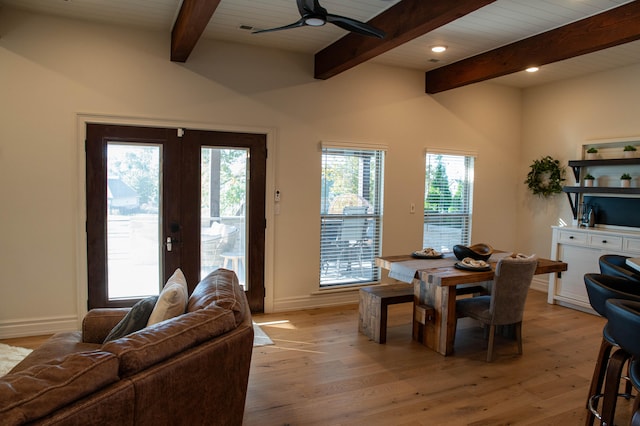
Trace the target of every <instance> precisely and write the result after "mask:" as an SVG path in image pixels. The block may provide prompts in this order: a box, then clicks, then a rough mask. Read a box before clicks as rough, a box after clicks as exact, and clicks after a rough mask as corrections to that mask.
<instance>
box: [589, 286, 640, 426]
mask: <svg viewBox="0 0 640 426" xmlns="http://www.w3.org/2000/svg"><path fill="white" fill-rule="evenodd" d="M584 284H585V286H586V288H587V295H588V296H589V303H590V304H591V307H593V309H594V310H595V311H596V312H597V313H598V314H600V315H602V316H603V317H605V318H607V312H606V301H607V300H608V299H626V300H633V301H637V302H640V284H639V283H637V282H635V281H631V280H627V279H625V278H620V277H614V276H611V275H603V274H585V276H584ZM616 346H617V344H616V341H615V340H614V339H613V338H612V337H611V335H610V334H609V330H608V324H607V325H605V326H604V329H603V330H602V342H601V343H600V351H599V352H598V358H597V359H596V365H595V368H594V370H593V376H592V378H591V385H590V386H589V395H588V397H587V404H586V405H587V410H588V413H587V419H586V422H585V424H586V425H588V426H590V425H593V422H594V420H595V418H596V417H597V418H598V419H601V414H599V413H598V400H599V399H600V398H601V397H602V388H603V383H604V379H605V374H606V371H607V364H608V362H609V357H610V355H611V351H612V349H613V348H614V347H616Z"/></svg>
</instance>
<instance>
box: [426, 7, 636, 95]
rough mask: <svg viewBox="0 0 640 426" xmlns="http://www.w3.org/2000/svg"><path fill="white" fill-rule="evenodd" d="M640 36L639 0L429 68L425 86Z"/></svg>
mask: <svg viewBox="0 0 640 426" xmlns="http://www.w3.org/2000/svg"><path fill="white" fill-rule="evenodd" d="M638 39H640V1H633V2H630V3H627V4H625V5H622V6H619V7H617V8H614V9H611V10H608V11H606V12H603V13H600V14H598V15H594V16H591V17H589V18H586V19H582V20H580V21H576V22H573V23H571V24H568V25H565V26H563V27H559V28H556V29H554V30H551V31H547V32H545V33H542V34H538V35H536V36H533V37H530V38H527V39H524V40H520V41H518V42H515V43H512V44H509V45H507V46H503V47H500V48H497V49H494V50H491V51H489V52H485V53H481V54H479V55H476V56H473V57H471V58H467V59H463V60H461V61H458V62H455V63H453V64H450V65H446V66H443V67H440V68H436V69H434V70H432V71H427V72H426V74H425V87H426V88H425V90H426V92H427V93H429V94H434V93H439V92H443V91H445V90H450V89H454V88H456V87H461V86H465V85H467V84H472V83H477V82H480V81H485V80H490V79H492V78H496V77H501V76H503V75H508V74H512V73H514V72H518V71H523V70H525V69H526V68H528V67H530V66H542V65H546V64H550V63H553V62H557V61H562V60H565V59H569V58H573V57H576V56H580V55H585V54H587V53H592V52H596V51H598V50H602V49H607V48H609V47H613V46H617V45H620V44H624V43H630V42H632V41H635V40H638Z"/></svg>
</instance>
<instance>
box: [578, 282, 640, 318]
mask: <svg viewBox="0 0 640 426" xmlns="http://www.w3.org/2000/svg"><path fill="white" fill-rule="evenodd" d="M584 285H585V287H586V288H587V295H588V296H589V303H590V304H591V307H592V308H593V309H594V310H595V311H596V312H597V313H599V314H600V315H602V316H603V317H605V318H606V317H607V311H606V302H607V300H608V299H626V300H634V301H638V302H640V283H637V282H635V281H632V280H628V279H626V278H620V277H616V276H613V275H604V274H585V275H584Z"/></svg>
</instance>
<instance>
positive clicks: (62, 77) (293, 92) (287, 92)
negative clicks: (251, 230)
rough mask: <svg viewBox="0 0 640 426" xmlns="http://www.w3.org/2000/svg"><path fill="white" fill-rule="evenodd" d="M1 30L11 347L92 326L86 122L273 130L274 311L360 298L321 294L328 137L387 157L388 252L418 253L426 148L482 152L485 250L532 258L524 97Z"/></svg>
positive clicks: (479, 175) (262, 54) (104, 38)
mask: <svg viewBox="0 0 640 426" xmlns="http://www.w3.org/2000/svg"><path fill="white" fill-rule="evenodd" d="M0 29H1V30H0V31H1V33H0V64H1V65H0V93H1V94H2V102H1V103H0V200H2V201H1V202H2V208H0V220H1V222H0V223H2V224H3V227H2V237H1V242H2V244H0V267H1V268H2V271H3V279H2V281H1V284H0V338H1V337H10V336H13V335H18V334H22V335H26V334H38V333H45V332H52V331H57V330H63V329H71V328H75V327H76V326H77V324H78V319H79V317H80V316H81V315H82V313H83V312H82V311H83V308H82V306H81V303H79V302H78V300H79V299H82V295H83V293H84V292H85V289H84V285H85V282H84V280H85V279H86V278H85V271H84V270H83V260H82V259H83V254H84V247H83V246H82V241H83V239H82V229H83V225H82V216H83V213H82V210H81V208H80V205H81V202H82V198H83V195H82V188H83V186H82V181H83V179H84V175H83V167H82V159H81V158H80V157H81V155H80V154H79V153H80V149H79V141H78V136H79V135H78V132H77V131H76V125H77V119H78V115H79V114H103V115H110V116H119V117H124V118H126V119H127V120H128V122H135V121H136V120H139V121H141V122H142V121H144V120H147V119H157V120H160V121H162V120H166V121H171V122H185V123H187V122H191V123H205V124H206V125H207V126H209V127H214V128H215V127H216V126H220V128H228V127H237V128H249V129H252V128H265V129H271V130H272V134H273V135H274V139H275V144H276V146H277V150H276V152H275V155H276V157H275V159H274V160H273V161H274V163H275V167H273V168H272V170H270V171H269V172H270V173H272V174H273V178H274V183H275V185H276V186H277V187H278V188H279V189H280V191H281V193H282V201H281V213H280V214H279V215H278V216H275V217H273V218H271V219H272V220H270V222H269V223H272V224H273V226H274V228H273V229H272V230H273V236H274V238H273V241H270V243H271V244H272V246H273V252H272V253H270V259H273V262H272V263H271V264H270V265H269V266H268V267H269V268H271V271H272V279H270V282H267V283H266V284H267V296H268V306H267V308H270V309H276V310H286V309H294V308H304V307H315V306H323V305H328V304H336V303H345V302H348V301H355V300H356V293H355V292H353V291H351V292H349V293H338V294H336V293H332V294H329V295H327V294H324V295H318V294H316V293H318V253H319V226H318V225H317V224H318V222H319V211H320V206H319V203H320V196H319V195H320V194H319V190H320V152H319V150H318V142H319V141H321V140H345V141H361V142H375V143H382V144H386V145H388V147H389V150H388V155H387V160H386V181H385V205H384V235H383V241H384V245H383V254H387V255H389V254H397V253H407V252H410V251H412V250H415V249H417V248H420V246H421V241H422V236H421V232H422V219H421V215H420V214H413V215H411V214H409V205H410V203H415V204H416V205H421V203H422V198H423V190H424V189H423V180H424V178H423V174H424V170H423V169H424V164H423V153H424V149H425V147H427V146H436V147H448V148H453V149H460V150H475V151H477V152H478V153H479V158H478V161H477V165H476V174H475V178H476V183H475V189H476V191H475V203H474V224H473V225H474V228H473V238H472V239H473V241H474V242H487V243H490V244H492V245H494V246H495V247H498V248H503V249H507V250H520V251H523V250H526V248H527V246H524V245H523V247H518V246H517V244H516V238H517V232H518V229H519V228H518V227H517V223H518V222H517V220H518V216H517V214H516V213H517V211H518V208H519V207H520V206H519V205H518V201H519V200H521V199H522V195H521V194H522V191H523V185H522V181H523V180H524V176H523V167H522V164H520V162H519V159H520V158H522V157H523V156H522V154H521V152H520V136H521V129H522V126H521V110H520V108H521V92H520V91H519V90H516V89H510V88H506V87H503V86H498V85H492V84H477V85H473V86H469V87H465V88H461V89H457V90H452V91H450V92H447V93H443V94H440V95H437V96H433V97H431V96H428V95H426V94H425V93H424V74H423V73H422V72H418V71H412V70H404V69H398V68H393V67H386V66H378V65H372V64H364V65H361V66H359V67H357V68H355V69H352V70H350V71H347V72H345V73H343V74H341V75H339V76H336V77H334V78H332V79H330V80H328V81H316V80H314V79H313V78H312V68H313V58H312V57H311V56H308V55H301V54H294V53H286V52H281V51H277V50H269V49H264V48H255V47H250V46H243V45H234V44H228V43H221V42H213V41H206V40H202V41H201V42H199V44H198V45H197V46H196V49H195V50H194V52H193V53H192V55H191V57H190V58H189V60H188V62H187V63H186V64H178V63H172V62H170V60H169V34H168V33H164V32H153V31H137V30H132V29H127V28H120V27H113V26H102V25H99V24H91V23H83V22H78V21H73V20H66V19H61V18H54V17H47V16H42V15H34V14H29V13H23V12H18V11H15V10H12V9H4V10H3V11H2V14H1V15H0ZM525 174H526V173H525ZM268 202H269V203H271V197H268ZM543 232H545V233H548V229H547V228H546V227H545V228H544V229H543Z"/></svg>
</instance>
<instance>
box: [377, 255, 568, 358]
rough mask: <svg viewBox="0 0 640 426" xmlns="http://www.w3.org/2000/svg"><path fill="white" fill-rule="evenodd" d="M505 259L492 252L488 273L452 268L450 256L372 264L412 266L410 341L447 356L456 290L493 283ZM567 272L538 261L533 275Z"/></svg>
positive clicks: (383, 258)
mask: <svg viewBox="0 0 640 426" xmlns="http://www.w3.org/2000/svg"><path fill="white" fill-rule="evenodd" d="M506 255H509V253H506V252H495V253H494V255H492V257H491V258H490V259H489V263H490V265H491V269H490V270H487V271H469V270H462V269H458V268H456V267H455V263H456V262H457V261H458V260H457V259H456V258H455V257H453V255H452V254H446V255H445V256H444V258H443V259H438V262H434V261H432V260H431V259H419V260H417V259H415V258H413V257H412V256H411V255H396V256H381V257H377V258H376V259H375V264H376V266H379V267H380V268H383V269H387V270H389V271H391V270H392V269H393V268H394V266H393V265H394V263H398V265H397V266H404V265H408V264H409V265H411V268H410V269H409V270H410V271H411V272H413V269H415V274H414V275H413V277H412V278H411V284H413V286H414V298H413V300H414V302H413V313H414V315H413V338H414V340H417V341H418V342H420V343H422V344H423V345H425V346H427V347H428V348H430V349H433V350H434V351H436V352H438V353H440V354H442V355H445V356H447V355H451V354H452V353H453V344H454V337H455V329H456V296H457V289H458V288H462V287H464V285H465V284H480V283H483V282H489V281H492V280H493V277H494V270H495V266H496V263H497V262H498V260H499V259H500V258H502V257H505V256H506ZM401 262H405V263H401ZM566 270H567V264H566V263H564V262H561V261H556V260H550V259H542V258H538V266H537V268H536V271H535V274H536V275H539V274H549V273H557V272H562V271H566ZM390 276H391V275H390ZM404 280H406V279H404ZM406 281H407V282H408V281H409V280H406ZM425 312H427V314H426V315H425Z"/></svg>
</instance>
